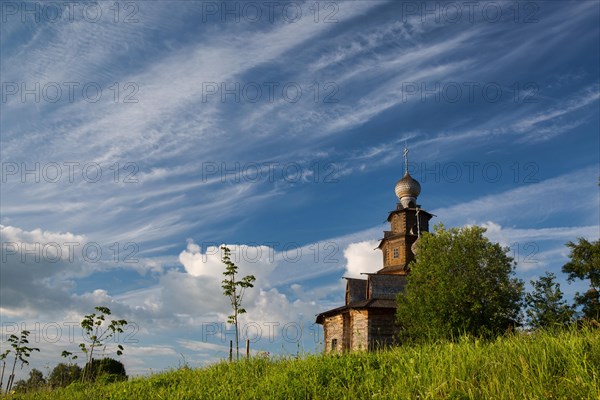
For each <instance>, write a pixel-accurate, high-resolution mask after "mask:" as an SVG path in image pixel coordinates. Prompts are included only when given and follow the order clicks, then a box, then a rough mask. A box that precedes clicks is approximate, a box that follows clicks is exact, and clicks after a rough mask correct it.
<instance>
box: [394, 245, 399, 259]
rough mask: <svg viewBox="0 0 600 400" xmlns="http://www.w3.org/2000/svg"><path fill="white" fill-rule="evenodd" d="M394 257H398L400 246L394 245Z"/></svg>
mask: <svg viewBox="0 0 600 400" xmlns="http://www.w3.org/2000/svg"><path fill="white" fill-rule="evenodd" d="M394 258H398V248H397V247H394Z"/></svg>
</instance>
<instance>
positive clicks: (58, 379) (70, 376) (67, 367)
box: [48, 363, 81, 389]
mask: <svg viewBox="0 0 600 400" xmlns="http://www.w3.org/2000/svg"><path fill="white" fill-rule="evenodd" d="M79 379H81V367H80V366H79V365H77V364H65V363H59V364H58V365H57V366H56V367H54V369H53V370H52V372H50V375H49V376H48V383H49V384H50V387H51V388H52V389H56V388H59V387H65V386H68V385H70V384H71V383H73V382H75V381H78V380H79Z"/></svg>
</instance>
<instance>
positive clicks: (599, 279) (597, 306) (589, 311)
mask: <svg viewBox="0 0 600 400" xmlns="http://www.w3.org/2000/svg"><path fill="white" fill-rule="evenodd" d="M577 241H578V242H577V243H573V242H569V243H567V247H569V248H570V249H571V252H570V254H569V258H570V259H571V260H570V261H569V262H568V263H566V264H565V265H563V267H562V271H563V272H564V273H566V274H568V275H569V277H568V280H569V282H572V281H574V280H575V279H582V280H589V284H590V288H589V289H588V291H587V292H585V293H583V294H581V293H576V294H575V304H576V305H578V306H581V307H582V312H583V317H584V318H587V319H595V320H597V321H598V320H600V295H599V294H598V288H599V287H600V239H598V240H596V241H595V242H589V241H588V240H586V239H584V238H577Z"/></svg>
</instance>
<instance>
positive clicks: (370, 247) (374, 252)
mask: <svg viewBox="0 0 600 400" xmlns="http://www.w3.org/2000/svg"><path fill="white" fill-rule="evenodd" d="M378 245H379V242H377V241H374V240H369V241H364V242H358V243H351V244H350V245H348V247H346V249H345V250H344V257H346V260H347V263H346V273H345V274H344V276H346V277H348V278H358V279H366V277H365V275H361V274H363V273H372V272H376V271H378V270H380V269H381V268H383V261H382V260H383V258H382V255H381V250H379V249H377V246H378Z"/></svg>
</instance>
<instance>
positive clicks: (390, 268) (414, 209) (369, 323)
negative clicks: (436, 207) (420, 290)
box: [316, 149, 433, 352]
mask: <svg viewBox="0 0 600 400" xmlns="http://www.w3.org/2000/svg"><path fill="white" fill-rule="evenodd" d="M404 159H405V163H406V164H405V173H404V177H403V178H402V179H400V180H399V181H398V182H397V183H396V188H395V191H396V196H397V197H398V200H399V202H398V203H397V205H396V209H395V210H393V211H391V212H390V213H389V215H388V218H387V221H388V222H389V223H390V225H391V230H389V231H384V233H383V239H381V242H380V243H379V246H378V247H377V248H378V249H380V250H381V251H382V252H383V268H381V269H380V270H379V271H377V272H376V273H369V274H365V275H366V276H367V279H355V278H345V279H346V302H345V303H346V304H345V305H344V306H342V307H338V308H334V309H332V310H329V311H325V312H322V313H321V314H319V315H317V321H316V322H317V323H318V324H321V325H323V330H324V334H325V349H324V350H325V352H331V351H353V350H374V349H377V348H380V347H386V346H390V345H393V344H395V343H396V340H397V333H398V326H397V324H396V296H397V295H398V293H400V292H401V291H402V290H403V289H404V285H405V284H406V275H407V274H408V272H409V268H408V264H409V263H410V262H411V261H412V260H414V258H415V243H416V242H417V240H418V239H419V236H420V234H421V232H428V231H429V220H430V219H431V217H432V216H433V215H432V214H430V213H428V212H427V211H425V210H423V209H422V208H421V206H420V205H419V204H417V197H418V196H419V194H420V193H421V185H420V184H419V182H418V181H417V180H415V179H413V178H412V177H411V176H410V174H409V173H408V150H407V149H404Z"/></svg>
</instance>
